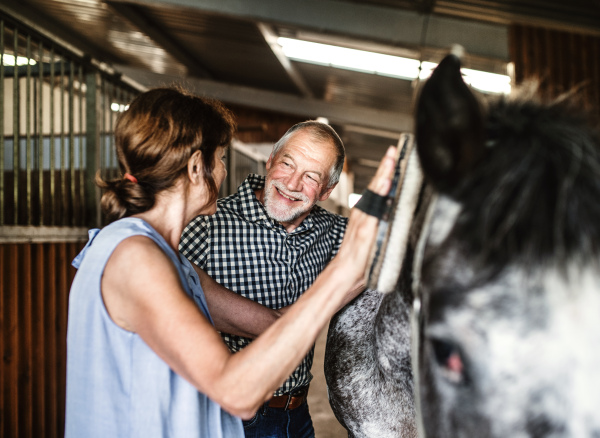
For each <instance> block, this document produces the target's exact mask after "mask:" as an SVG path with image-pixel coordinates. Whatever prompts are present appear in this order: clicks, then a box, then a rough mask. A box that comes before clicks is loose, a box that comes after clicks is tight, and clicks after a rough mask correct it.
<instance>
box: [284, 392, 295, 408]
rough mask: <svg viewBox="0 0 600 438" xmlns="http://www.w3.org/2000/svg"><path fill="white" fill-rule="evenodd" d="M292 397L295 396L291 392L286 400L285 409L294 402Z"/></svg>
mask: <svg viewBox="0 0 600 438" xmlns="http://www.w3.org/2000/svg"><path fill="white" fill-rule="evenodd" d="M292 397H293V396H292V394H291V393H290V394H288V397H287V401H286V402H285V407H284V408H283V410H284V411H287V410H288V407H289V406H290V403H291V402H292Z"/></svg>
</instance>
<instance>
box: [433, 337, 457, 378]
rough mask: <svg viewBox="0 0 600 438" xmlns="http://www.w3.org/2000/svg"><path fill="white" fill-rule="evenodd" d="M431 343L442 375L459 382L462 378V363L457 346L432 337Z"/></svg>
mask: <svg viewBox="0 0 600 438" xmlns="http://www.w3.org/2000/svg"><path fill="white" fill-rule="evenodd" d="M431 345H432V347H433V351H434V353H435V359H436V361H437V363H438V365H439V366H440V368H441V370H442V375H443V376H444V377H445V378H446V379H448V380H449V381H450V382H452V383H461V382H462V381H463V380H464V364H463V360H462V357H461V355H460V352H459V350H458V348H457V347H456V346H455V345H454V344H452V343H450V342H448V341H443V340H440V339H432V340H431Z"/></svg>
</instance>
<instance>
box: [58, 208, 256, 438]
mask: <svg viewBox="0 0 600 438" xmlns="http://www.w3.org/2000/svg"><path fill="white" fill-rule="evenodd" d="M89 234H90V240H89V242H88V244H87V245H86V246H85V248H84V249H83V250H82V251H81V253H80V254H79V255H78V256H77V257H76V258H75V260H73V266H75V267H76V268H78V271H77V274H76V275H75V279H74V280H73V284H72V286H71V293H70V297H69V320H68V329H67V400H66V425H65V437H66V438H96V437H97V438H108V437H111V438H117V437H123V438H125V437H127V438H152V437H156V438H158V437H160V438H163V437H173V438H175V437H177V438H178V437H185V438H201V437H202V438H221V437H223V438H229V437H243V436H244V432H243V427H242V422H241V420H240V419H239V418H236V417H234V416H232V415H230V414H228V413H227V412H225V411H223V410H222V409H221V407H220V406H219V405H218V404H217V403H215V402H213V401H212V400H210V399H209V398H208V397H207V396H206V395H204V394H202V393H200V392H198V390H197V389H196V388H195V387H193V386H192V385H191V384H190V383H188V382H187V381H186V380H184V379H183V378H182V377H180V376H179V375H177V374H176V373H175V372H174V371H173V370H171V369H170V368H169V366H168V365H167V364H166V363H165V362H164V361H163V360H162V359H160V358H159V357H158V356H157V355H156V354H155V353H154V351H152V350H151V349H150V347H148V346H147V345H146V344H145V343H144V341H143V340H142V339H141V338H140V337H139V336H138V335H137V334H135V333H132V332H128V331H126V330H124V329H122V328H121V327H119V326H117V325H116V324H115V323H114V322H113V320H112V319H111V318H110V316H109V315H108V312H107V310H106V308H105V307H104V301H103V300H102V295H101V292H100V280H101V278H102V273H103V271H104V267H105V266H106V263H107V261H108V258H109V257H110V255H111V254H112V252H113V251H114V249H115V248H116V247H117V245H118V244H119V243H120V242H121V241H123V240H124V239H126V238H127V237H130V236H134V235H143V236H148V237H150V238H151V239H152V240H154V241H155V242H156V243H157V244H158V246H159V247H160V248H161V249H162V250H163V251H164V252H165V253H166V254H167V255H168V256H169V257H170V258H171V260H172V261H173V264H174V265H175V266H176V267H177V270H178V272H179V277H180V279H181V283H182V285H183V287H184V289H185V290H186V292H187V293H188V294H189V295H190V296H192V297H193V298H194V301H195V302H196V304H197V305H198V307H199V308H200V310H201V311H202V312H203V313H204V315H206V317H207V318H208V319H210V315H209V312H208V308H207V305H206V299H205V297H204V292H203V291H202V288H201V287H200V281H199V278H198V276H197V274H196V272H195V271H194V269H193V267H192V266H191V265H190V262H189V261H188V260H187V259H186V258H185V257H183V256H182V255H180V254H176V253H175V252H174V251H173V249H172V248H171V247H170V246H169V245H168V244H167V242H166V241H165V240H164V239H163V237H162V236H161V235H160V234H158V233H157V232H156V231H155V230H154V229H153V228H152V227H151V226H150V225H149V224H148V223H147V222H145V221H143V220H141V219H136V218H126V219H121V220H119V221H116V222H113V223H112V224H110V225H108V226H107V227H105V228H103V229H102V230H101V231H100V230H97V229H96V230H90V232H89ZM211 323H212V320H211ZM198 348H202V345H198Z"/></svg>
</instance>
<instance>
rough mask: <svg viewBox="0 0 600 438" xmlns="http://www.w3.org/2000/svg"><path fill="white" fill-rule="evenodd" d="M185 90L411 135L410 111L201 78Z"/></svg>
mask: <svg viewBox="0 0 600 438" xmlns="http://www.w3.org/2000/svg"><path fill="white" fill-rule="evenodd" d="M119 69H120V70H121V71H122V72H123V73H124V74H126V75H128V76H129V77H132V78H134V79H136V81H138V82H140V83H143V84H145V85H147V86H148V87H152V86H158V85H159V84H165V83H177V81H178V80H180V79H181V78H179V77H177V76H175V75H165V74H158V73H153V72H150V71H148V70H142V69H138V68H134V67H127V66H119ZM186 87H187V88H188V89H189V90H190V91H192V92H195V93H198V94H200V95H202V96H206V97H212V98H214V99H218V100H221V101H224V102H228V103H232V104H239V105H245V106H251V107H260V108H262V109H268V110H271V111H281V112H283V113H286V114H294V115H300V116H303V117H314V116H315V114H318V115H320V116H322V117H326V118H328V119H329V121H330V122H332V123H341V124H347V123H350V124H353V125H360V126H367V127H369V128H375V129H383V130H386V131H395V132H398V133H401V132H412V130H413V127H414V126H413V125H414V120H413V116H412V114H411V112H410V108H406V110H405V111H402V112H400V111H398V112H396V111H385V110H378V109H373V108H368V107H361V106H348V105H345V104H336V103H330V102H325V101H323V100H320V99H310V98H306V97H305V98H302V97H297V96H291V95H289V94H286V93H279V92H274V91H265V90H258V89H256V88H250V87H244V86H239V85H231V84H223V83H219V82H215V81H206V80H203V79H194V78H186Z"/></svg>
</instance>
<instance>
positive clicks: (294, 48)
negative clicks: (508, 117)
mask: <svg viewBox="0 0 600 438" xmlns="http://www.w3.org/2000/svg"><path fill="white" fill-rule="evenodd" d="M277 43H278V44H279V45H280V46H281V48H282V50H283V53H285V55H286V56H287V57H288V58H290V59H293V60H294V61H301V62H308V63H311V64H318V65H325V66H330V67H335V68H342V69H346V70H353V71H358V72H362V73H371V74H378V75H382V76H389V77H393V78H399V79H405V80H414V79H416V78H417V77H419V78H420V79H427V78H428V77H429V76H430V75H431V72H432V71H433V69H434V68H435V67H436V66H437V64H435V63H433V62H423V63H421V62H420V61H419V60H417V59H411V58H403V57H400V56H393V55H385V54H383V53H375V52H368V51H365V50H356V49H349V48H347V47H340V46H332V45H329V44H322V43H313V42H311V41H303V40H297V39H292V38H284V37H279V38H277ZM419 67H420V70H419ZM461 71H462V74H463V77H464V80H465V82H466V83H467V84H470V85H471V86H472V87H473V88H476V89H478V90H480V91H483V92H487V93H503V94H508V93H510V77H509V76H508V75H500V74H496V73H489V72H483V71H479V70H471V69H466V68H463V69H461Z"/></svg>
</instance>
